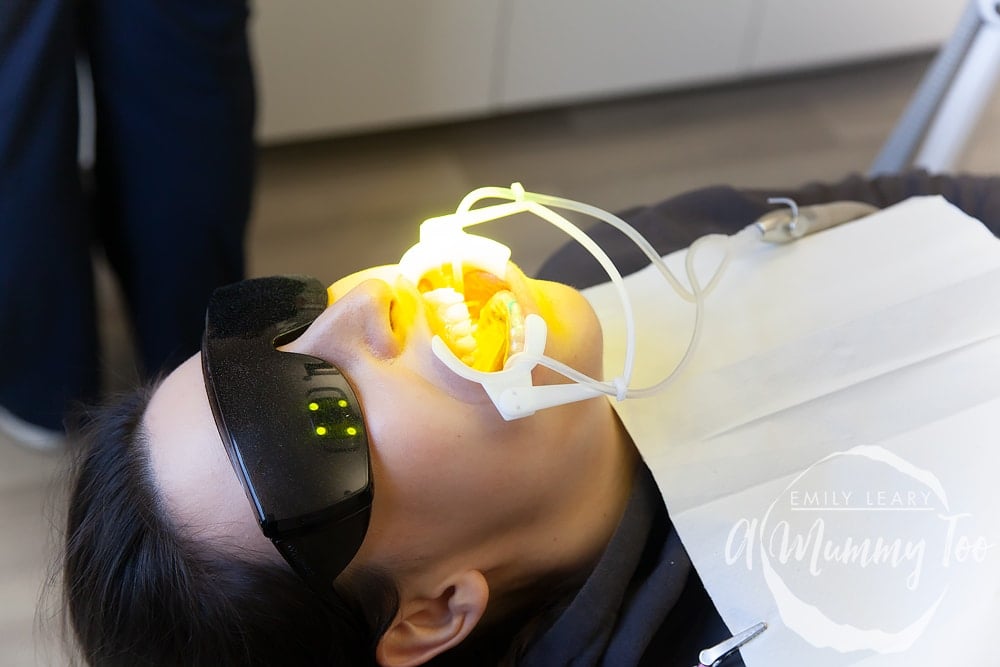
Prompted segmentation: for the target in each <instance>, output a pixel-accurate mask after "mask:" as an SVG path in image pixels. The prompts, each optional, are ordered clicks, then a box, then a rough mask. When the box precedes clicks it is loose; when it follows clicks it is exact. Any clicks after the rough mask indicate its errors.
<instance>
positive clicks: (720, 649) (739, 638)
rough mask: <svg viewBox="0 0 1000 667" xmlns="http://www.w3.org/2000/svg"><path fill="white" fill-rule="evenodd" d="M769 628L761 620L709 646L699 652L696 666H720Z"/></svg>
mask: <svg viewBox="0 0 1000 667" xmlns="http://www.w3.org/2000/svg"><path fill="white" fill-rule="evenodd" d="M764 630H767V623H764V622H763V621H761V622H760V623H758V624H757V625H752V626H750V627H749V628H747V629H746V630H744V631H743V632H738V633H736V634H735V635H733V636H732V637H731V638H730V639H727V640H726V641H724V642H721V643H719V644H716V645H715V646H713V647H711V648H707V649H705V650H704V651H702V652H701V653H699V654H698V664H697V665H695V667H718V666H719V665H720V664H721V663H722V661H723V660H725V659H726V658H728V657H729V656H731V655H732V654H733V653H735V652H736V651H737V650H739V648H740V647H741V646H743V645H744V644H746V643H747V642H748V641H750V640H751V639H753V638H754V637H756V636H757V635H759V634H760V633H762V632H764Z"/></svg>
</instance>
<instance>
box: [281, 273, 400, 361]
mask: <svg viewBox="0 0 1000 667" xmlns="http://www.w3.org/2000/svg"><path fill="white" fill-rule="evenodd" d="M397 301H398V299H397V296H396V294H395V292H394V291H393V289H392V287H390V286H389V284H388V283H386V282H385V281H383V280H377V279H372V280H365V281H363V282H361V283H359V284H357V285H355V286H354V287H352V288H351V289H350V290H349V291H347V292H346V293H344V294H343V296H341V297H340V298H338V299H336V300H335V301H334V302H333V303H332V304H330V306H328V307H327V308H326V310H324V311H323V312H322V313H321V314H320V316H319V317H317V318H316V320H315V321H314V322H313V323H312V324H311V325H310V326H309V328H308V329H306V331H305V332H304V333H303V334H302V335H301V336H299V337H298V338H297V339H295V340H294V341H292V342H291V343H289V344H287V345H285V346H284V347H283V348H282V349H284V350H287V351H290V352H301V353H303V354H309V355H312V356H314V357H319V358H320V359H323V360H325V361H328V362H330V363H332V364H334V365H342V364H347V363H349V362H350V361H351V360H353V359H357V358H360V357H363V356H366V355H371V356H374V357H376V358H378V359H391V358H394V357H396V356H398V355H399V354H400V352H401V351H402V348H403V343H404V340H405V331H404V330H403V329H402V328H401V327H396V326H394V322H393V319H394V318H393V316H392V315H393V309H394V308H396V307H397Z"/></svg>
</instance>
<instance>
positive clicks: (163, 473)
mask: <svg viewBox="0 0 1000 667" xmlns="http://www.w3.org/2000/svg"><path fill="white" fill-rule="evenodd" d="M506 282H507V283H508V285H509V287H510V291H511V292H512V293H513V294H514V295H515V296H516V298H517V301H518V303H519V304H520V306H521V308H522V310H523V312H524V314H525V315H527V314H530V313H536V314H538V315H540V316H542V318H543V319H545V321H546V323H547V324H548V329H549V334H548V340H547V344H546V354H547V355H548V356H551V357H554V358H556V359H558V360H560V361H563V362H565V363H568V364H569V365H571V366H573V367H574V368H577V369H579V370H581V371H583V372H585V373H587V374H589V375H591V376H595V377H596V376H599V375H600V372H601V371H600V368H601V333H600V327H599V324H598V322H597V320H596V317H595V316H594V314H593V312H592V310H591V309H590V306H589V304H587V302H586V301H585V300H584V299H583V297H582V296H581V295H580V294H579V293H578V292H576V291H575V290H573V289H571V288H568V287H565V286H563V285H559V284H556V283H548V282H540V281H534V280H530V279H527V278H525V277H524V275H523V274H521V272H520V271H519V270H517V269H516V268H514V267H513V266H512V265H511V268H510V269H509V271H508V275H507V276H506ZM330 293H331V296H332V298H333V301H332V304H331V305H330V306H329V307H328V308H327V309H326V310H325V311H324V312H323V313H322V314H321V315H320V316H319V317H318V318H317V319H316V320H315V322H313V324H312V325H311V326H310V327H309V328H308V329H307V330H306V331H305V332H304V333H303V334H302V335H301V336H300V337H299V338H298V339H296V340H295V341H293V342H291V343H289V344H287V345H286V346H285V347H284V348H283V349H285V350H289V351H295V352H301V353H305V354H309V355H313V356H316V357H319V358H321V359H324V360H325V361H327V362H329V363H331V364H333V365H335V366H337V367H338V368H340V369H341V371H342V372H343V374H344V375H345V376H346V377H347V378H348V379H349V380H350V382H351V383H352V385H353V387H354V389H355V391H356V393H357V395H358V398H359V400H360V402H361V405H362V409H363V411H364V414H365V419H366V423H367V427H368V433H369V441H370V446H371V455H372V469H373V474H374V482H375V498H374V502H373V506H372V521H371V526H370V528H369V532H368V535H367V537H366V538H365V542H364V545H363V546H362V550H361V552H360V554H359V559H363V560H366V561H370V562H372V563H374V564H378V565H383V566H392V567H393V568H394V569H395V568H398V567H399V566H400V564H401V563H402V564H405V563H414V564H415V565H416V564H417V563H418V562H420V561H422V560H424V559H429V558H435V557H439V556H443V555H447V554H449V553H452V552H454V551H455V550H456V549H458V548H459V547H461V546H463V545H468V544H473V543H476V541H477V540H489V539H492V536H495V535H497V534H500V532H502V531H506V530H515V529H517V528H518V527H524V526H526V525H531V524H533V523H536V522H537V521H539V517H540V516H541V515H543V514H544V513H545V510H546V508H549V507H555V506H557V505H558V504H560V503H564V502H565V500H566V498H567V497H570V496H576V495H578V494H579V489H580V488H581V487H583V488H585V487H586V484H587V476H588V474H589V472H588V471H591V472H592V470H591V469H592V468H593V467H595V466H598V465H600V462H601V460H602V453H601V452H599V451H597V450H596V449H595V448H594V447H593V446H592V444H593V442H592V441H593V440H594V438H593V433H595V429H596V428H597V424H598V422H599V421H600V420H599V419H598V417H597V416H596V415H597V414H598V413H601V412H602V411H601V410H600V409H595V402H594V401H585V402H582V403H577V404H571V405H567V406H561V407H557V408H551V409H548V410H542V411H540V412H538V413H536V414H535V415H533V416H531V417H527V418H524V419H521V420H515V421H511V422H507V421H504V420H503V419H502V418H501V417H500V416H499V414H498V413H497V411H496V408H495V407H494V406H493V404H492V403H491V402H490V401H489V399H488V398H487V396H486V394H485V391H484V390H483V389H482V387H481V386H480V385H478V384H476V383H472V382H469V381H467V380H464V379H462V378H460V377H458V376H457V375H455V374H454V373H452V372H451V371H450V370H449V369H447V368H446V367H445V366H444V364H442V363H441V362H440V361H439V360H438V359H437V358H436V357H435V356H434V354H433V353H432V352H431V340H432V338H433V333H432V332H431V328H430V325H429V323H428V312H427V308H426V307H425V306H424V305H423V302H422V300H421V297H420V296H419V294H418V293H417V290H416V288H415V287H414V286H413V285H412V284H410V283H408V282H406V281H404V280H402V279H399V278H398V277H397V276H396V274H395V271H394V270H393V269H392V267H386V268H382V269H376V270H369V271H365V272H361V273H359V274H354V275H352V276H348V277H347V278H344V279H342V280H340V281H338V282H337V283H335V284H334V285H332V286H331V288H330ZM534 381H535V383H536V384H552V383H556V382H560V381H563V380H562V379H561V378H559V377H558V376H556V375H555V374H554V373H552V372H550V371H548V370H546V369H543V368H538V369H536V370H535V371H534ZM604 407H606V404H605V405H604ZM261 417H262V418H265V419H266V418H267V416H266V415H262V416H261ZM145 427H146V430H147V433H148V435H149V441H150V448H151V459H152V462H153V469H154V473H155V475H156V477H157V481H158V483H159V485H160V488H161V491H162V492H163V495H164V497H165V498H166V499H167V502H168V504H169V506H170V507H171V509H172V511H175V512H177V513H178V514H179V515H180V517H181V519H182V521H184V522H185V523H188V524H192V523H193V524H194V525H195V526H196V527H197V528H198V529H201V530H206V531H208V533H209V534H211V535H218V536H219V537H221V538H223V539H226V540H228V541H231V542H232V543H233V544H234V545H235V546H236V547H239V548H255V549H257V548H259V549H260V550H261V551H264V552H268V551H270V552H273V549H270V550H269V549H268V546H269V545H267V543H266V540H265V539H264V538H263V536H262V535H260V531H259V529H258V528H257V526H256V524H255V523H254V519H253V515H252V513H251V511H250V506H249V503H248V502H247V501H246V499H245V497H244V496H243V492H242V487H241V486H240V485H239V483H238V481H237V479H236V476H235V474H234V473H233V472H232V470H231V468H230V466H229V462H228V460H227V458H226V455H225V452H224V448H223V447H222V444H221V441H220V440H219V437H218V434H217V432H216V428H215V424H214V421H213V419H212V415H211V412H210V410H209V407H208V401H207V397H206V395H205V387H204V382H203V379H202V375H201V370H200V363H199V360H198V359H197V358H193V359H191V360H189V361H188V362H187V363H185V364H184V365H183V366H182V367H180V368H179V369H178V370H177V371H175V372H174V373H173V374H171V376H170V377H168V378H167V379H166V380H165V381H164V383H163V384H162V386H161V387H160V388H159V389H158V391H157V392H156V394H155V395H154V397H153V400H152V402H151V404H150V406H149V409H148V411H147V414H146V419H145ZM294 492H295V490H294V488H290V489H289V493H294Z"/></svg>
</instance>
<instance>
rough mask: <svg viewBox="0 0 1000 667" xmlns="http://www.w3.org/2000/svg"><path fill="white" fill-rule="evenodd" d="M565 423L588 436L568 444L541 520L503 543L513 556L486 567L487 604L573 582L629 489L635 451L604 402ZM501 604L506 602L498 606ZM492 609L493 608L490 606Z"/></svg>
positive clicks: (522, 600)
mask: <svg viewBox="0 0 1000 667" xmlns="http://www.w3.org/2000/svg"><path fill="white" fill-rule="evenodd" d="M601 400H602V404H598V405H599V406H600V409H596V406H595V409H594V410H593V412H592V413H591V418H590V419H587V420H583V423H578V424H577V425H575V427H574V428H572V435H567V437H575V438H581V439H585V440H587V441H589V442H587V443H586V444H585V446H582V447H574V448H573V450H574V451H578V452H582V454H581V456H580V457H579V458H578V459H577V460H575V461H572V462H568V464H567V468H566V479H565V480H561V483H558V484H557V486H558V487H559V493H557V494H554V496H555V497H557V498H558V499H559V502H558V503H556V504H554V505H553V506H550V507H546V508H544V511H543V512H539V515H540V521H538V522H537V523H536V524H535V525H533V526H532V527H531V528H530V529H529V530H527V531H524V532H520V534H519V535H518V539H517V540H516V541H514V542H511V543H509V544H507V545H505V546H506V547H508V549H506V550H505V551H507V553H508V554H509V555H513V557H512V558H508V559H506V561H505V562H504V563H502V564H500V566H499V567H497V568H496V569H495V570H493V571H492V572H490V573H489V575H488V578H489V579H490V587H491V590H492V591H493V592H494V593H496V592H500V593H501V595H500V596H499V597H500V598H501V599H496V598H494V599H492V600H491V603H490V604H491V610H490V611H491V612H494V611H495V612H496V613H497V614H498V615H500V614H503V613H504V612H505V611H508V610H509V609H510V608H512V607H519V606H523V605H533V604H537V602H538V601H539V599H545V598H546V597H547V596H548V595H549V594H550V593H553V592H564V591H565V589H566V588H567V586H573V587H579V585H581V584H582V583H583V581H585V580H586V578H587V577H588V576H589V575H590V572H591V571H592V570H593V568H594V566H595V565H596V563H597V561H598V560H599V559H600V557H601V555H602V554H603V553H604V550H605V548H606V547H607V544H608V542H610V540H611V536H612V535H613V534H614V531H615V529H616V528H617V527H618V524H619V522H620V520H621V517H622V514H623V513H624V510H625V506H626V504H627V503H628V499H629V496H630V494H631V491H632V483H633V478H634V475H635V467H636V464H637V462H638V458H639V456H638V452H637V451H636V449H635V446H634V445H633V443H632V440H631V438H630V437H629V435H628V433H627V432H626V431H625V428H624V427H623V426H622V424H621V422H620V421H619V420H618V417H617V415H616V414H615V412H614V410H613V409H612V407H611V405H610V403H608V402H606V401H604V400H603V399H601ZM505 608H506V609H505ZM491 615H492V614H491Z"/></svg>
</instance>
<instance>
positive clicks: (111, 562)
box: [63, 387, 396, 665]
mask: <svg viewBox="0 0 1000 667" xmlns="http://www.w3.org/2000/svg"><path fill="white" fill-rule="evenodd" d="M151 393H152V388H151V387H143V388H140V389H139V390H137V391H136V392H134V393H132V394H130V395H128V396H127V397H123V398H122V399H121V400H119V401H117V402H115V403H114V404H113V406H111V407H108V408H107V409H104V410H101V411H98V412H96V413H94V415H93V416H92V417H91V418H90V419H89V420H88V421H87V423H86V424H85V426H84V429H83V431H82V433H81V437H82V442H81V443H80V444H81V447H82V449H81V452H80V456H79V458H78V459H77V461H76V468H75V472H76V478H75V483H74V488H73V489H72V493H71V503H70V506H69V511H68V517H67V542H66V548H65V556H64V563H63V575H64V591H65V598H66V604H67V608H68V611H69V620H70V622H71V624H72V627H73V631H74V633H75V635H76V637H77V640H78V643H79V645H80V648H81V650H82V654H83V656H84V658H85V659H86V660H87V662H88V663H90V664H95V665H135V664H151V665H152V664H161V665H168V664H170V665H178V664H188V665H220V664H246V665H273V664H282V663H284V662H288V661H290V662H292V663H295V664H299V663H301V664H331V663H333V664H338V663H341V664H370V663H371V662H372V660H371V656H372V649H373V646H374V641H375V639H376V638H377V637H378V636H379V634H380V633H381V628H382V627H384V625H385V623H386V622H387V621H388V620H389V619H391V618H392V617H393V615H394V613H395V605H396V600H395V589H394V587H393V585H392V582H391V580H390V579H389V578H388V577H387V576H385V575H383V574H381V573H376V572H372V571H363V572H359V573H358V574H357V575H356V576H355V578H354V580H353V581H347V580H345V581H339V582H338V584H337V586H338V594H337V595H336V596H335V597H336V598H337V599H339V601H340V605H339V606H340V608H339V609H338V608H337V606H332V607H331V606H330V605H327V604H323V603H321V602H320V600H319V599H318V598H317V597H316V596H314V595H310V594H309V592H308V591H307V590H306V588H305V586H304V584H303V583H302V582H301V581H300V580H299V578H298V577H297V576H295V575H294V574H293V573H292V572H291V570H290V569H289V568H288V567H287V566H286V565H284V564H283V563H277V562H275V561H274V559H270V558H259V557H256V556H255V555H254V554H252V553H248V552H246V551H243V550H240V549H238V548H230V547H231V546H232V545H228V546H227V545H225V544H219V543H215V542H213V541H212V540H210V539H205V536H204V535H199V534H197V532H193V531H190V530H189V529H188V527H185V526H183V525H181V524H180V523H179V522H178V520H177V519H176V518H175V517H174V515H173V514H172V512H171V511H170V509H169V508H167V507H165V505H164V500H163V498H162V495H161V494H160V493H159V490H158V487H157V481H156V480H155V479H154V476H153V473H152V470H151V468H150V459H149V455H148V450H147V446H148V443H147V442H146V439H147V436H146V435H145V433H144V431H143V429H142V427H141V420H142V415H143V412H144V411H145V408H146V405H147V402H148V400H149V396H150V394H151ZM244 502H245V501H244ZM359 590H363V591H364V596H365V605H364V608H363V609H362V607H361V606H360V604H359V598H360V593H359V592H358V591H359Z"/></svg>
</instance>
